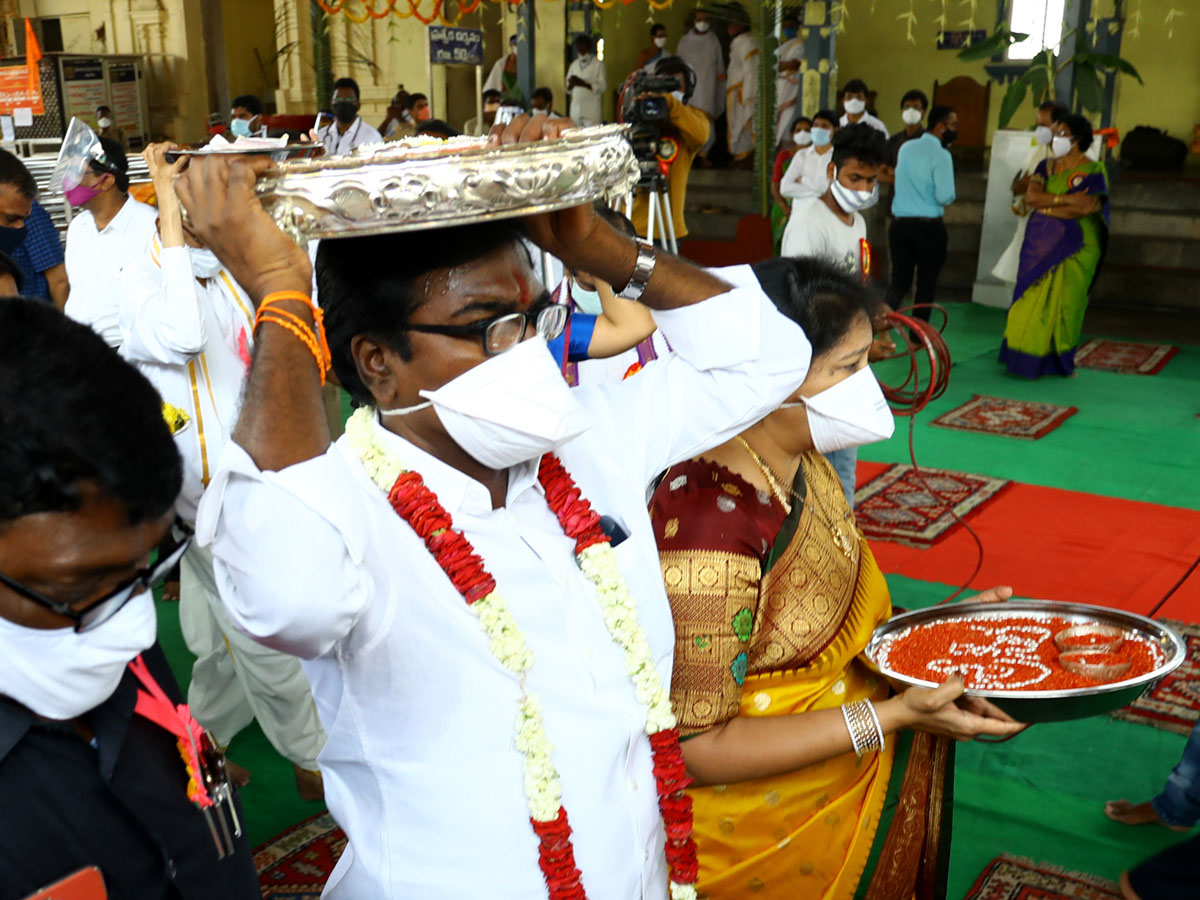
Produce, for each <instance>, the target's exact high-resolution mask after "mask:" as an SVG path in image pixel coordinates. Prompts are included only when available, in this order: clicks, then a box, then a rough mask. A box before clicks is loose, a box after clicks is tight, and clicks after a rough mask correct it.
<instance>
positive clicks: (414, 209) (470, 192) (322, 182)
mask: <svg viewBox="0 0 1200 900" xmlns="http://www.w3.org/2000/svg"><path fill="white" fill-rule="evenodd" d="M627 130H628V126H625V125H602V126H596V127H592V128H576V129H571V130H570V131H567V132H564V134H563V135H562V137H560V138H557V139H555V140H549V141H538V142H533V143H522V144H507V145H503V146H488V145H487V143H486V139H484V138H458V139H452V140H450V141H440V140H420V139H418V140H415V141H403V142H397V143H394V144H376V145H372V146H370V147H362V148H359V151H358V152H356V153H354V154H350V155H346V156H335V157H330V158H321V159H295V160H286V161H284V162H280V163H279V164H277V165H276V166H274V167H272V168H271V169H269V170H267V171H266V172H264V173H263V174H262V175H261V176H260V177H259V180H258V183H257V184H256V186H255V191H256V193H257V195H258V196H259V198H260V199H261V200H262V202H263V205H264V207H265V208H266V209H267V211H268V212H269V213H270V214H271V215H272V217H273V218H274V219H275V221H276V222H277V223H278V224H279V225H280V227H281V228H283V229H284V230H285V231H287V232H288V233H289V234H291V235H292V236H293V237H294V238H296V239H297V240H300V241H303V240H306V239H309V238H326V237H329V238H332V237H348V236H353V235H369V234H383V233H392V232H402V231H409V230H414V229H419V228H446V227H453V226H455V225H465V224H469V223H474V222H479V221H486V220H489V219H501V218H513V217H518V216H526V215H533V214H537V213H542V212H550V211H554V210H558V209H565V208H567V207H570V206H575V205H578V204H581V203H588V202H593V201H596V200H601V199H605V198H608V197H611V196H613V195H617V194H622V193H625V192H627V191H629V190H630V189H632V187H633V186H634V185H635V184H636V182H637V180H638V177H639V170H638V163H637V160H636V159H635V157H634V155H633V148H632V146H631V145H630V143H629V141H628V140H627V139H626V137H625V135H626V132H627ZM447 150H449V151H451V152H447Z"/></svg>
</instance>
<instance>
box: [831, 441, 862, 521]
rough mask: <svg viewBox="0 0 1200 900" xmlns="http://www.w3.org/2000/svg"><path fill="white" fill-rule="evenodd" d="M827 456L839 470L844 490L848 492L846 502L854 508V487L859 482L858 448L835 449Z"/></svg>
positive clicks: (835, 469) (839, 478) (834, 468)
mask: <svg viewBox="0 0 1200 900" xmlns="http://www.w3.org/2000/svg"><path fill="white" fill-rule="evenodd" d="M825 458H826V459H827V460H829V462H830V463H831V464H832V465H833V470H834V471H835V472H837V476H838V480H839V481H841V482H842V490H843V491H845V492H846V502H847V503H849V504H850V508H851V509H854V488H855V485H856V484H857V483H858V448H857V447H849V448H847V449H845V450H834V451H833V452H831V453H826V454H825Z"/></svg>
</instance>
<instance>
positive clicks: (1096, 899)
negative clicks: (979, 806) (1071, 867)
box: [963, 856, 1121, 900]
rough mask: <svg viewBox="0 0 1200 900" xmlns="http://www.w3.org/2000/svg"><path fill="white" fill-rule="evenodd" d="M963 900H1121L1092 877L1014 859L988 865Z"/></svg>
mask: <svg viewBox="0 0 1200 900" xmlns="http://www.w3.org/2000/svg"><path fill="white" fill-rule="evenodd" d="M963 900H1121V891H1120V889H1119V888H1118V887H1117V886H1116V885H1115V884H1113V883H1112V882H1111V881H1105V880H1104V879H1102V878H1097V877H1095V876H1094V875H1083V874H1080V873H1078V872H1063V871H1062V870H1060V869H1058V868H1056V867H1054V866H1048V865H1045V864H1043V863H1034V862H1030V861H1029V860H1027V859H1019V858H1017V857H1015V856H998V857H996V858H995V859H993V860H992V861H991V862H990V863H988V865H987V868H985V869H984V870H983V873H982V874H981V875H980V876H979V879H978V880H977V881H976V882H975V884H974V885H973V886H972V888H971V890H970V891H968V892H967V895H966V896H965V897H964V898H963Z"/></svg>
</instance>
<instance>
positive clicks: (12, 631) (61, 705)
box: [0, 591, 158, 719]
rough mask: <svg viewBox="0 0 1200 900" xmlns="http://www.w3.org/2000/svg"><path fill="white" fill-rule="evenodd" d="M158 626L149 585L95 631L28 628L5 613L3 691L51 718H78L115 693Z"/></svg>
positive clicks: (1, 626) (0, 647) (0, 651)
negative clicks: (131, 664)
mask: <svg viewBox="0 0 1200 900" xmlns="http://www.w3.org/2000/svg"><path fill="white" fill-rule="evenodd" d="M157 632H158V620H157V618H156V617H155V614H154V597H153V595H152V594H151V593H150V592H149V591H143V592H142V593H140V594H138V595H137V596H136V597H133V598H132V599H131V600H130V601H129V602H128V603H126V604H125V605H124V606H123V607H122V608H121V609H119V610H118V611H117V612H116V614H114V615H113V617H112V618H111V619H109V620H108V621H106V622H103V623H101V624H99V625H97V626H96V627H95V628H93V629H91V630H90V631H83V632H77V631H75V629H74V628H51V629H43V628H26V627H25V626H24V625H17V624H16V623H15V622H10V621H9V620H8V619H5V618H3V617H0V694H3V695H4V696H6V697H11V698H12V699H14V700H16V701H17V702H18V703H20V704H21V705H22V706H25V707H28V708H29V709H31V710H33V711H34V712H35V713H37V714H38V715H39V716H44V717H45V718H47V719H74V718H76V717H77V716H81V715H83V714H84V713H85V712H87V711H88V710H92V709H95V708H96V707H97V706H99V705H100V704H101V703H103V702H104V701H105V700H107V699H108V698H109V697H111V696H112V695H113V691H115V690H116V689H117V685H118V684H120V683H121V676H122V675H123V674H124V673H125V667H126V666H128V665H129V663H130V661H131V660H132V659H133V658H134V657H136V656H137V655H138V654H139V653H141V652H142V651H143V650H146V649H148V648H149V647H151V646H152V645H153V644H154V639H155V635H156V634H157Z"/></svg>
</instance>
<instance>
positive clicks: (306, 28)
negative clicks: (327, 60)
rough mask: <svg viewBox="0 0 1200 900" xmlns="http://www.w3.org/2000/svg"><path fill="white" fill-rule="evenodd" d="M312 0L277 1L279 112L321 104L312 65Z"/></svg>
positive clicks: (306, 108) (295, 110) (310, 108)
mask: <svg viewBox="0 0 1200 900" xmlns="http://www.w3.org/2000/svg"><path fill="white" fill-rule="evenodd" d="M311 7H312V3H311V0H275V22H276V29H277V32H278V35H279V37H278V40H279V46H280V47H288V48H290V49H289V50H288V51H287V52H284V53H281V54H280V55H279V61H278V66H279V89H278V90H277V91H275V106H276V108H277V109H278V111H279V112H280V113H301V112H309V111H312V110H313V109H314V108H315V107H319V106H321V104H319V103H318V102H317V97H316V94H317V75H316V70H315V68H314V67H313V27H312V9H311Z"/></svg>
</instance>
